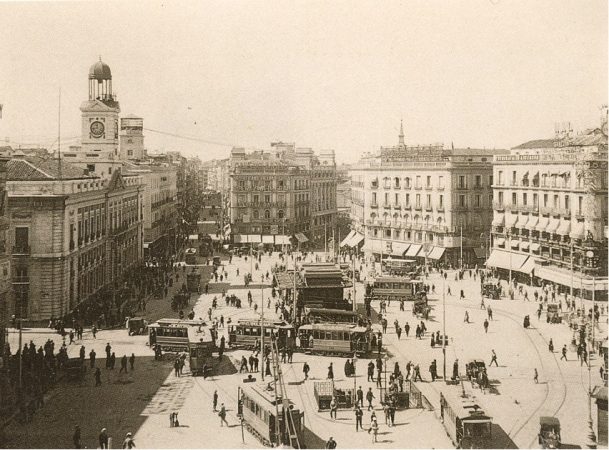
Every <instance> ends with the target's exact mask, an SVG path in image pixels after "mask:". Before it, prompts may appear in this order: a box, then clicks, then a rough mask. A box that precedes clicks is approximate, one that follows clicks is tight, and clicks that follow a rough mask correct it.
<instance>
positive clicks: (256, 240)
mask: <svg viewBox="0 0 609 450" xmlns="http://www.w3.org/2000/svg"><path fill="white" fill-rule="evenodd" d="M260 241H261V240H260V235H259V234H248V235H247V242H249V243H250V244H260Z"/></svg>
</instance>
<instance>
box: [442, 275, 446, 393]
mask: <svg viewBox="0 0 609 450" xmlns="http://www.w3.org/2000/svg"><path fill="white" fill-rule="evenodd" d="M442 376H443V377H444V378H443V379H444V382H446V272H444V276H443V277H442Z"/></svg>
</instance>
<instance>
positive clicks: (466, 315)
mask: <svg viewBox="0 0 609 450" xmlns="http://www.w3.org/2000/svg"><path fill="white" fill-rule="evenodd" d="M463 322H465V323H469V313H468V312H467V311H465V317H464V318H463Z"/></svg>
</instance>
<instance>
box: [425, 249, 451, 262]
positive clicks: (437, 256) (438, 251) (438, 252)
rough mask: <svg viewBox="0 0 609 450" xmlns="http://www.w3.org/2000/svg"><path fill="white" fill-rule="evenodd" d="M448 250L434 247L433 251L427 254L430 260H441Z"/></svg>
mask: <svg viewBox="0 0 609 450" xmlns="http://www.w3.org/2000/svg"><path fill="white" fill-rule="evenodd" d="M445 251H446V249H445V248H444V247H433V248H432V249H431V251H430V252H429V253H428V254H427V257H428V258H429V259H440V258H442V256H443V255H444V252H445Z"/></svg>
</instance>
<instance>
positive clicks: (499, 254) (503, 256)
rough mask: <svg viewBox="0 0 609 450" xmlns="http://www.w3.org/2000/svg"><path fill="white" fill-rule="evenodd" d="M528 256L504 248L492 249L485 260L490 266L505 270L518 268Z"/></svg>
mask: <svg viewBox="0 0 609 450" xmlns="http://www.w3.org/2000/svg"><path fill="white" fill-rule="evenodd" d="M527 258H528V256H527V255H521V254H520V253H512V252H509V251H504V250H493V253H491V257H490V258H489V259H488V261H486V265H487V266H490V267H498V268H500V269H505V270H510V269H511V270H518V269H520V268H521V267H522V265H523V264H524V263H525V262H526V260H527Z"/></svg>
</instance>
